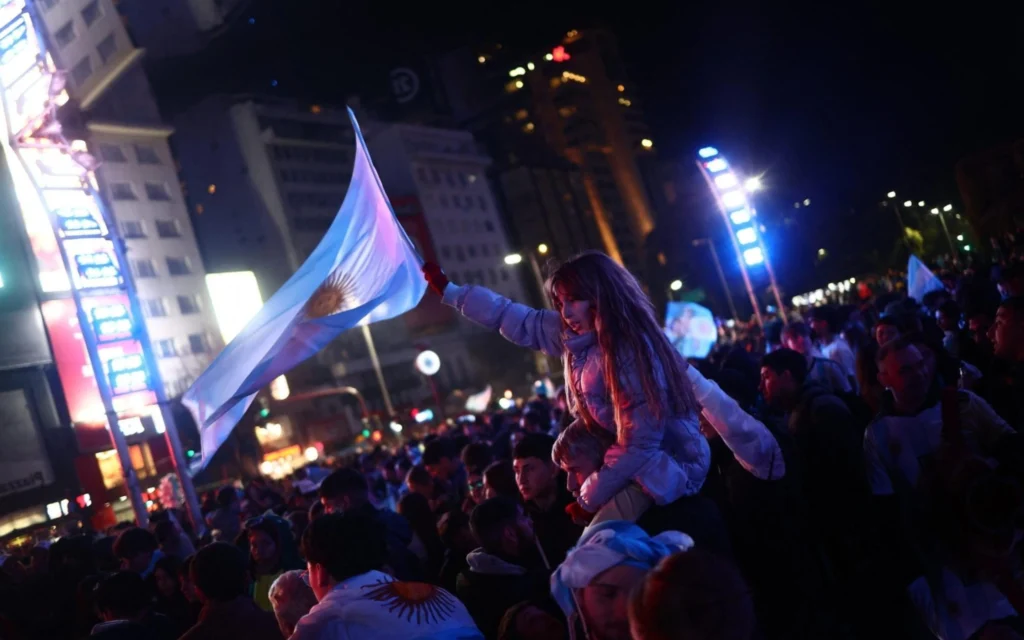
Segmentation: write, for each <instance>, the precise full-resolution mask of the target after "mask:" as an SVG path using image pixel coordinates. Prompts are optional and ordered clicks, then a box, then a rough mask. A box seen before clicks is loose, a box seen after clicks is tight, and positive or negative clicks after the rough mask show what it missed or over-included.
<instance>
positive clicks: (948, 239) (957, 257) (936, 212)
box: [931, 204, 960, 262]
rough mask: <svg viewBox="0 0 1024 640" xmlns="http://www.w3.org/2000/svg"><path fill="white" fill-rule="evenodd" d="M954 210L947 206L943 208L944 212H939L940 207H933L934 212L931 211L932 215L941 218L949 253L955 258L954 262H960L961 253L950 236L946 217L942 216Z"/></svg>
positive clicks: (949, 205)
mask: <svg viewBox="0 0 1024 640" xmlns="http://www.w3.org/2000/svg"><path fill="white" fill-rule="evenodd" d="M952 210H953V205H951V204H947V205H946V206H944V207H942V211H939V208H938V207H933V208H932V210H931V214H932V215H933V216H938V217H939V222H941V223H942V232H943V233H944V234H946V242H948V243H949V251H950V253H951V255H952V256H953V261H954V262H960V253H959V252H958V251H957V248H956V245H955V244H953V238H952V236H950V235H949V227H948V226H946V216H944V215H942V212H943V211H946V212H949V211H952Z"/></svg>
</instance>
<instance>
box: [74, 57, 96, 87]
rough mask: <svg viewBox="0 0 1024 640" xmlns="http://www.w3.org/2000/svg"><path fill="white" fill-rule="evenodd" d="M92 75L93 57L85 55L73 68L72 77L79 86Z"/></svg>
mask: <svg viewBox="0 0 1024 640" xmlns="http://www.w3.org/2000/svg"><path fill="white" fill-rule="evenodd" d="M91 75H92V58H90V57H89V56H85V57H84V58H82V59H81V60H79V61H78V64H76V65H75V66H74V67H72V68H71V79H72V80H74V81H75V84H76V85H77V86H81V85H82V84H84V83H85V81H86V80H88V79H89V76H91Z"/></svg>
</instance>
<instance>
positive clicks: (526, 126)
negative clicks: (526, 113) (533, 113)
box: [523, 122, 536, 133]
mask: <svg viewBox="0 0 1024 640" xmlns="http://www.w3.org/2000/svg"><path fill="white" fill-rule="evenodd" d="M535 128H536V127H534V126H533V123H532V122H527V123H526V124H524V125H523V131H525V132H526V133H533V130H534V129H535Z"/></svg>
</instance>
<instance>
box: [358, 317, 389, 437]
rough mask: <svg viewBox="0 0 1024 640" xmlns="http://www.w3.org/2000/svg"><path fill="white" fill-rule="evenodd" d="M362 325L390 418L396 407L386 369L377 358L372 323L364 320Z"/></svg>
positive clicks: (385, 407)
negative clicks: (385, 377)
mask: <svg viewBox="0 0 1024 640" xmlns="http://www.w3.org/2000/svg"><path fill="white" fill-rule="evenodd" d="M360 327H361V328H362V330H363V339H365V340H366V348H367V349H368V350H369V352H370V362H371V363H373V372H374V373H376V374H377V384H379V385H380V394H381V396H383V398H384V409H385V410H386V411H387V412H388V416H387V417H388V418H390V417H392V416H393V415H395V407H394V406H393V405H392V404H391V394H390V393H388V385H387V383H386V382H384V370H383V369H381V367H380V359H379V358H377V347H376V346H374V344H373V334H372V333H370V323H369V322H363V323H362V324H361V325H360Z"/></svg>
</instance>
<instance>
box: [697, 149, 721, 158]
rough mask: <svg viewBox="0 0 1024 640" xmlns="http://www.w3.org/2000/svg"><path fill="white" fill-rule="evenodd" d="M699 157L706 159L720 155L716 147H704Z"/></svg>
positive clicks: (698, 153) (699, 152)
mask: <svg viewBox="0 0 1024 640" xmlns="http://www.w3.org/2000/svg"><path fill="white" fill-rule="evenodd" d="M697 155H699V156H700V157H702V158H705V159H706V158H714V157H715V156H717V155H718V149H716V148H714V147H704V148H703V149H701V150H700V151H698V152H697Z"/></svg>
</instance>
